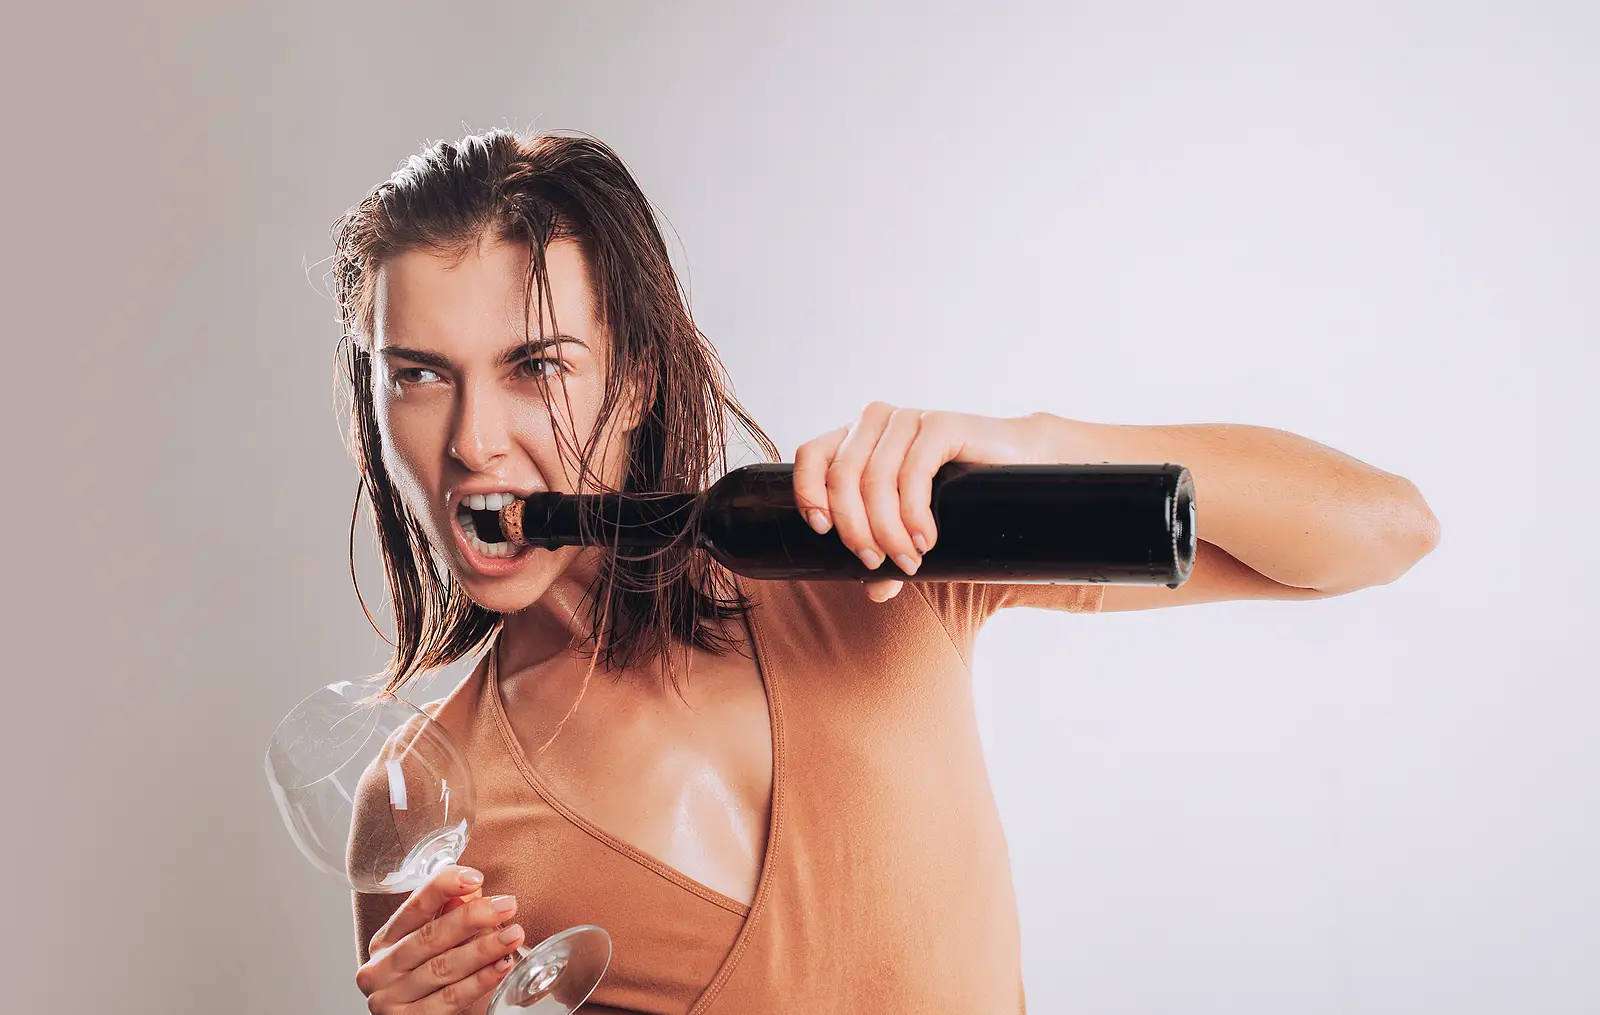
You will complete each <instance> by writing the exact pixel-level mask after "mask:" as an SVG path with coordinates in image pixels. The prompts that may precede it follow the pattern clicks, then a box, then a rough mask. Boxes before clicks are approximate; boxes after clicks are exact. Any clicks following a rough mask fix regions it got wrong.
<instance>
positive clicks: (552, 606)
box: [496, 549, 602, 674]
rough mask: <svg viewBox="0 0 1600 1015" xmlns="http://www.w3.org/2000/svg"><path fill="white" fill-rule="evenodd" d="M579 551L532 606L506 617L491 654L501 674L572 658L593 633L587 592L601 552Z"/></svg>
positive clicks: (594, 575) (597, 571)
mask: <svg viewBox="0 0 1600 1015" xmlns="http://www.w3.org/2000/svg"><path fill="white" fill-rule="evenodd" d="M601 552H602V551H598V550H589V549H584V550H580V551H579V552H578V553H577V554H576V555H575V556H574V557H573V561H572V563H571V565H569V566H568V567H567V568H566V569H565V570H564V571H562V572H561V573H560V574H558V575H557V576H556V577H555V579H554V580H553V581H551V583H550V585H549V587H547V588H546V589H545V590H544V592H542V593H541V594H540V595H539V598H538V599H536V600H534V602H533V603H531V604H529V605H528V606H526V607H524V608H523V609H521V610H518V611H517V612H516V613H508V614H506V616H505V618H504V620H503V621H502V623H501V630H500V636H499V640H498V642H497V643H496V651H497V652H498V653H499V667H500V672H501V673H502V674H505V673H513V672H516V671H518V670H522V669H527V668H529V667H533V666H538V665H539V664H540V663H543V662H546V661H548V660H550V659H553V658H555V657H557V656H560V655H574V654H576V653H577V652H578V648H579V646H581V645H583V644H584V643H585V642H586V641H588V639H589V638H590V636H591V635H592V634H593V632H594V627H593V625H592V624H591V623H590V616H589V614H590V604H589V600H588V594H589V589H590V588H591V587H592V586H593V584H594V581H595V578H596V577H597V576H598V575H599V573H600V553H601Z"/></svg>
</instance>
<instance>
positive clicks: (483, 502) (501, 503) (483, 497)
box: [461, 493, 517, 511]
mask: <svg viewBox="0 0 1600 1015" xmlns="http://www.w3.org/2000/svg"><path fill="white" fill-rule="evenodd" d="M516 499H517V498H516V497H515V496H513V495H512V494H509V493H475V494H472V495H470V496H467V497H463V498H461V501H462V503H463V504H465V505H466V506H467V507H468V508H471V509H472V510H473V511H498V510H500V509H501V508H503V507H505V506H506V505H507V504H510V503H511V502H512V501H514V500H516Z"/></svg>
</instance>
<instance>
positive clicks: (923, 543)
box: [911, 532, 928, 553]
mask: <svg viewBox="0 0 1600 1015" xmlns="http://www.w3.org/2000/svg"><path fill="white" fill-rule="evenodd" d="M911 545H912V546H915V547H916V548H917V552H918V553H927V552H928V541H927V540H926V539H923V538H922V533H920V532H913V533H912V534H911Z"/></svg>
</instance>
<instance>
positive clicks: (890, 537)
mask: <svg viewBox="0 0 1600 1015" xmlns="http://www.w3.org/2000/svg"><path fill="white" fill-rule="evenodd" d="M920 416H921V413H919V412H918V411H917V410H915V409H896V410H894V411H893V412H891V413H890V414H889V422H888V424H887V425H886V426H884V428H883V433H882V435H881V436H879V437H878V443H877V446H876V447H874V448H873V449H872V456H871V457H870V458H868V459H867V464H866V467H865V468H864V469H862V471H861V499H862V502H863V503H864V504H865V505H866V508H867V523H868V524H869V525H870V526H871V527H872V540H873V542H874V543H876V544H877V545H878V547H879V548H880V549H882V550H883V552H884V554H885V555H886V556H888V557H890V558H892V559H893V560H894V562H895V565H896V566H897V567H899V568H900V570H901V571H904V572H905V573H906V574H916V572H917V564H918V563H919V562H918V559H917V558H918V555H919V551H918V550H917V548H916V546H915V545H914V544H913V543H912V542H911V533H910V532H908V531H907V530H906V523H905V519H904V517H903V509H902V508H901V506H900V472H901V465H902V464H903V463H904V462H905V458H906V452H907V451H908V450H909V449H910V448H911V442H912V441H914V440H915V439H916V436H917V427H918V421H919V417H920Z"/></svg>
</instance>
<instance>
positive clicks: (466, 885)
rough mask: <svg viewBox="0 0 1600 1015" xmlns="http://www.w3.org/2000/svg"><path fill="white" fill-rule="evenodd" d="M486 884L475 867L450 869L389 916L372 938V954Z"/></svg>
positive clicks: (439, 874)
mask: <svg viewBox="0 0 1600 1015" xmlns="http://www.w3.org/2000/svg"><path fill="white" fill-rule="evenodd" d="M482 885H483V875H482V874H480V873H479V872H478V871H475V870H473V869H472V868H471V867H456V866H450V867H446V868H444V869H443V870H441V871H440V872H439V873H437V874H435V875H434V876H433V877H432V878H430V879H429V880H428V883H427V884H425V885H423V886H422V887H421V888H418V889H417V890H416V891H414V892H412V893H411V897H410V898H409V899H407V900H406V901H405V902H404V903H402V904H401V906H400V908H399V909H397V910H395V911H394V915H393V916H391V917H389V922H388V923H386V924H384V925H383V926H382V927H381V928H380V929H379V930H378V933H376V934H374V935H373V936H372V943H371V946H370V947H369V949H368V950H369V952H372V953H376V952H379V951H382V950H383V949H385V948H388V947H390V946H392V945H393V944H394V943H395V942H396V941H399V940H400V939H401V938H403V937H405V936H406V935H407V934H410V933H411V932H412V931H414V930H416V929H417V928H418V927H421V926H422V925H423V924H425V923H427V922H428V921H430V920H432V919H433V918H434V917H436V916H438V915H439V910H441V909H443V908H444V904H445V903H446V902H448V901H449V900H451V899H453V898H456V897H457V896H461V895H470V894H472V893H473V892H475V891H478V890H479V888H480V887H482Z"/></svg>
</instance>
